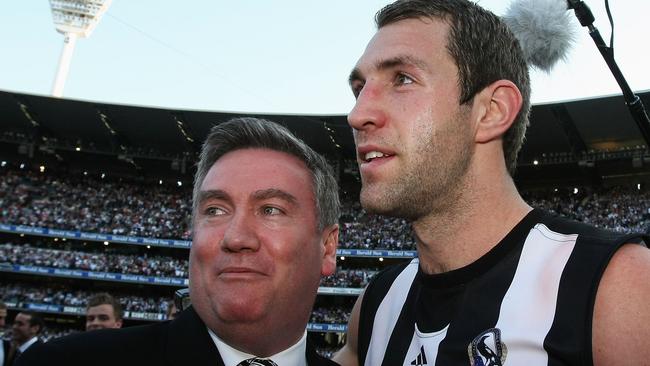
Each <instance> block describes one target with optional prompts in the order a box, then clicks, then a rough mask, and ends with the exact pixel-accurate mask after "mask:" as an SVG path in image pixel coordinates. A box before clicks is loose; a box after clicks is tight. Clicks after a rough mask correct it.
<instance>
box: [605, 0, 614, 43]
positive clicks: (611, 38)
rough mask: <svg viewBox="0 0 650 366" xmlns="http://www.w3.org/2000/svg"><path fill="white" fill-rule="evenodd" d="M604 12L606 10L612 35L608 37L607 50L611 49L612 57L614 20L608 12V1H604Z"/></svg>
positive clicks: (609, 11)
mask: <svg viewBox="0 0 650 366" xmlns="http://www.w3.org/2000/svg"><path fill="white" fill-rule="evenodd" d="M605 10H607V18H609V25H610V26H611V27H612V34H611V36H610V37H609V48H611V52H612V56H614V18H612V12H611V10H609V0H605Z"/></svg>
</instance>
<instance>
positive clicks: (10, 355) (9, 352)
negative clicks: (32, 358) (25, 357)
mask: <svg viewBox="0 0 650 366" xmlns="http://www.w3.org/2000/svg"><path fill="white" fill-rule="evenodd" d="M42 343H43V341H42V340H41V339H40V338H36V342H34V343H32V345H31V346H29V347H27V349H26V350H25V352H27V350H29V349H31V348H32V347H34V346H36V345H38V344H42ZM2 346H3V347H4V350H5V360H4V366H14V365H17V364H18V363H17V362H18V357H19V356H20V357H22V353H20V352H19V351H18V348H13V347H12V345H11V341H8V340H3V341H2Z"/></svg>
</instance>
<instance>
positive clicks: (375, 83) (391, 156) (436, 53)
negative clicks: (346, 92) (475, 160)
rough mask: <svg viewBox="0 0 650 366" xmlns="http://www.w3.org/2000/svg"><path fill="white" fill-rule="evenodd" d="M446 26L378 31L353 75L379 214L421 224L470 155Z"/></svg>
mask: <svg viewBox="0 0 650 366" xmlns="http://www.w3.org/2000/svg"><path fill="white" fill-rule="evenodd" d="M447 32H448V26H447V24H446V23H444V22H442V21H437V20H429V19H427V20H420V19H408V20H402V21H398V22H396V23H393V24H390V25H387V26H384V27H382V28H381V29H379V31H378V32H377V34H376V35H375V36H374V37H373V39H372V40H371V41H370V43H369V44H368V46H367V48H366V50H365V52H364V54H363V55H362V56H361V58H360V59H359V61H358V62H357V65H356V67H355V69H354V71H353V72H352V74H351V76H350V85H351V87H352V90H353V92H354V94H355V97H356V104H355V106H354V108H353V109H352V111H351V112H350V114H349V115H348V122H349V124H350V125H351V126H352V127H353V129H354V139H355V143H356V146H357V159H358V163H359V170H360V173H361V178H362V183H363V187H362V190H361V203H362V204H363V206H364V207H365V208H366V209H368V210H370V211H374V212H379V213H384V214H390V215H394V216H400V217H406V218H409V219H414V220H415V219H417V218H419V217H421V216H423V215H425V214H427V213H429V212H431V211H432V210H437V209H442V208H443V207H444V206H445V205H446V204H447V203H448V202H451V201H450V200H453V199H454V198H453V195H452V194H450V193H451V192H453V191H454V189H456V187H457V186H458V185H459V183H460V180H461V179H462V178H463V177H464V175H465V173H466V172H467V169H468V167H469V163H470V161H471V157H472V152H473V138H472V132H471V129H470V128H469V124H468V122H467V118H466V116H467V113H469V108H468V107H465V106H460V105H459V93H460V91H459V87H458V76H457V74H458V68H457V67H456V64H455V62H454V61H453V59H452V58H451V56H450V55H449V53H448V51H447V49H446V44H447V41H446V38H447Z"/></svg>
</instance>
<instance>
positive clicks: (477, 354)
mask: <svg viewBox="0 0 650 366" xmlns="http://www.w3.org/2000/svg"><path fill="white" fill-rule="evenodd" d="M467 353H468V354H469V361H470V364H471V365H472V366H503V365H504V364H505V362H506V356H507V355H508V348H507V347H506V345H505V343H503V342H501V331H500V330H499V329H498V328H490V329H488V330H486V331H484V332H483V333H481V334H479V335H478V336H477V337H476V338H474V340H473V341H472V343H470V344H469V345H468V346H467Z"/></svg>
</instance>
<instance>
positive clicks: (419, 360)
mask: <svg viewBox="0 0 650 366" xmlns="http://www.w3.org/2000/svg"><path fill="white" fill-rule="evenodd" d="M411 365H414V366H423V365H427V355H426V354H425V353H424V346H422V347H420V353H419V354H418V357H416V358H415V360H413V361H411Z"/></svg>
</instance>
